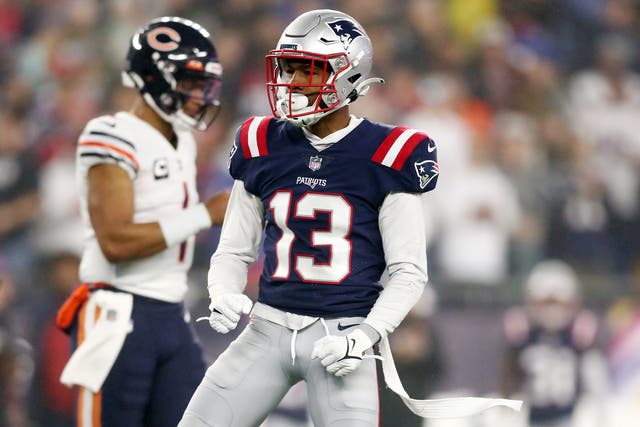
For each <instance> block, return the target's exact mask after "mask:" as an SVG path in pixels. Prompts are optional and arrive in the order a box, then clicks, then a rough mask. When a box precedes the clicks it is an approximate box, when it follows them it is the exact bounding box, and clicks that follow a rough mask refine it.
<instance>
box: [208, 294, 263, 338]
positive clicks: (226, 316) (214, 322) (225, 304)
mask: <svg viewBox="0 0 640 427" xmlns="http://www.w3.org/2000/svg"><path fill="white" fill-rule="evenodd" d="M252 306H253V303H252V302H251V300H250V299H249V297H248V296H246V295H245V294H222V295H219V296H214V297H211V304H209V309H210V310H211V315H210V316H209V324H210V325H211V327H212V328H213V329H214V330H215V331H216V332H220V333H221V334H226V333H227V332H229V331H231V330H233V329H235V328H236V326H238V322H239V321H240V316H241V315H242V314H249V312H250V311H251V307H252Z"/></svg>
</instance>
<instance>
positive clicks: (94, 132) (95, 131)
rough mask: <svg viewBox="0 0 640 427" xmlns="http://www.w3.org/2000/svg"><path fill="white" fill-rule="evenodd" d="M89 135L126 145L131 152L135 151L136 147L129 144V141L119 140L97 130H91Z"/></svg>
mask: <svg viewBox="0 0 640 427" xmlns="http://www.w3.org/2000/svg"><path fill="white" fill-rule="evenodd" d="M89 135H94V136H103V137H106V138H107V139H110V140H115V141H117V142H120V143H122V144H125V145H128V146H129V147H130V148H131V149H132V150H133V151H136V147H135V146H134V145H133V144H132V143H130V142H129V141H127V140H126V139H124V138H120V137H119V136H117V135H112V134H110V133H108V132H102V131H99V130H92V131H90V132H89Z"/></svg>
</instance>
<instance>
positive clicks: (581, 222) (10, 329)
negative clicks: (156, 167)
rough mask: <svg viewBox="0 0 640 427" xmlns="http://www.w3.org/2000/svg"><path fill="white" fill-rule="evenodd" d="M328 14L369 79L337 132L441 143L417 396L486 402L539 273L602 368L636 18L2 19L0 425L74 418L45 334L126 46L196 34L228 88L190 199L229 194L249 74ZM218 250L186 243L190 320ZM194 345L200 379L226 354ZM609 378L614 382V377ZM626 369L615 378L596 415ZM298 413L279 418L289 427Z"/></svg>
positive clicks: (523, 3) (143, 6) (253, 81)
mask: <svg viewBox="0 0 640 427" xmlns="http://www.w3.org/2000/svg"><path fill="white" fill-rule="evenodd" d="M323 7H329V8H336V9H340V10H343V11H345V12H347V13H349V14H352V15H353V16H354V17H356V18H357V19H358V20H359V21H360V22H361V23H362V24H363V26H364V27H365V28H366V29H367V31H368V33H369V35H370V37H371V39H372V41H373V46H374V75H379V76H381V77H383V78H385V80H386V84H385V85H384V86H381V87H374V88H373V89H372V91H371V93H370V94H369V95H367V96H366V97H364V98H362V99H360V100H358V102H357V103H356V104H355V105H354V107H353V111H354V112H355V113H356V114H358V115H363V116H366V117H369V118H371V119H373V120H377V121H382V122H387V123H394V124H401V125H408V126H412V127H415V128H417V129H419V130H422V131H425V132H426V133H428V134H429V135H430V136H431V137H432V138H433V139H435V141H436V142H437V143H438V149H439V156H440V160H441V171H442V173H441V177H440V182H439V188H438V189H437V191H436V192H435V194H433V196H432V197H431V199H430V201H429V202H428V206H427V209H426V211H427V213H426V215H427V218H425V219H426V221H427V223H428V224H429V233H430V247H429V268H430V277H431V285H432V286H433V289H434V292H433V294H429V295H428V297H427V298H425V299H424V301H422V302H421V304H420V307H419V309H418V310H416V312H415V313H414V315H415V319H417V320H416V325H417V329H416V330H417V332H416V330H414V331H413V332H412V331H409V332H403V334H404V333H406V334H412V333H413V334H414V335H406V336H407V337H410V338H409V341H410V340H411V339H416V340H417V341H419V342H422V344H421V345H419V346H418V351H419V352H420V351H421V352H422V353H423V355H424V356H425V358H426V359H429V360H430V362H429V364H428V365H425V366H427V368H426V371H425V374H424V376H423V378H421V379H420V381H418V382H417V384H415V387H418V388H422V389H423V390H425V393H427V391H428V392H436V393H449V394H451V393H452V394H456V393H474V394H488V393H495V392H497V390H498V388H499V381H500V378H499V377H500V374H499V371H500V359H501V355H502V346H503V342H502V333H501V321H502V320H501V316H502V313H503V311H504V309H505V308H507V307H509V306H511V305H513V304H518V303H520V301H521V287H522V283H523V278H524V277H526V274H527V273H528V272H529V270H530V269H531V267H532V266H533V265H534V264H535V263H536V262H538V261H539V260H542V259H545V258H560V259H563V260H565V261H567V262H569V263H570V264H571V265H572V266H573V267H574V268H575V269H576V271H577V272H578V273H579V276H580V278H581V283H582V285H583V295H584V304H585V306H587V307H589V308H591V309H593V310H594V311H595V312H596V313H597V314H598V315H599V319H600V320H601V327H602V333H601V344H602V349H603V351H604V354H607V353H606V352H607V349H608V348H610V346H611V343H612V337H613V336H614V335H615V334H616V333H617V332H618V331H619V330H620V328H623V327H626V325H627V322H628V320H629V319H633V318H634V317H633V316H636V315H638V314H639V313H640V303H638V302H637V299H636V298H637V297H638V292H639V291H640V262H639V261H640V258H639V257H638V255H639V246H638V242H637V241H638V238H637V236H639V235H640V215H638V209H639V208H640V204H639V203H640V200H639V196H640V187H639V184H640V174H639V173H638V172H639V168H640V75H639V74H637V73H638V71H639V70H640V68H639V66H640V62H639V59H640V58H639V57H638V55H637V53H638V47H639V43H640V38H639V37H638V36H639V34H638V33H639V31H640V25H639V24H640V22H639V20H640V3H639V2H638V1H635V0H503V1H500V0H349V1H346V0H344V1H339V0H335V1H330V0H327V1H321V0H317V1H313V0H308V1H286V0H226V1H225V0H217V1H204V0H140V1H126V0H102V1H100V0H0V276H1V277H2V287H0V338H1V339H0V351H1V352H2V354H3V355H5V354H10V355H13V356H14V357H13V358H12V359H11V358H0V366H1V367H2V369H3V371H2V372H4V373H5V375H4V380H3V381H4V382H5V384H3V385H2V386H0V389H2V390H4V391H0V403H2V405H1V406H0V414H1V413H2V412H3V411H4V412H10V411H13V410H14V408H17V409H15V410H16V411H20V410H21V409H20V408H24V409H23V410H24V411H25V412H26V413H28V414H29V415H28V418H30V419H31V422H30V424H27V425H31V426H52V427H55V426H66V425H69V424H68V421H67V420H68V416H69V415H68V414H69V413H71V412H72V402H71V401H70V399H69V394H68V393H67V392H66V390H65V389H64V388H63V387H62V386H60V385H59V384H58V383H57V375H59V370H60V368H61V366H62V364H63V363H64V361H65V360H66V357H67V354H66V352H67V349H66V340H65V338H64V337H63V336H62V335H61V334H60V333H59V332H58V331H57V330H55V328H54V327H53V324H52V316H53V315H54V313H55V309H56V308H57V306H58V304H59V303H60V301H61V299H62V298H63V297H64V295H66V293H68V291H69V289H70V288H71V287H73V286H74V285H75V284H76V282H77V277H76V274H77V273H76V268H77V255H78V253H79V249H80V236H79V233H78V221H79V218H78V206H77V195H76V194H75V190H74V171H73V163H74V148H75V142H76V139H77V136H78V135H79V133H80V131H81V129H82V127H83V126H84V124H85V123H86V121H87V120H88V119H90V118H91V117H93V116H95V115H99V114H103V113H106V112H115V111H117V110H119V109H123V108H124V109H127V108H128V106H129V103H130V100H131V95H132V94H131V93H130V92H129V89H124V88H122V87H121V85H120V80H119V78H120V67H121V65H122V60H123V57H124V53H125V51H126V49H127V46H128V37H129V36H130V35H131V33H132V32H133V31H134V30H135V28H137V27H138V26H139V25H140V24H142V23H144V22H146V21H147V20H149V19H151V18H153V17H157V16H162V15H181V16H184V17H187V18H191V19H193V20H195V21H197V22H199V23H201V24H202V25H204V26H205V27H206V28H208V29H209V30H210V32H211V34H212V39H213V41H214V43H215V45H216V46H217V48H218V51H219V56H220V60H221V62H222V64H223V65H224V68H225V75H224V98H223V111H222V113H221V116H220V118H219V119H218V120H217V121H216V122H215V124H214V126H212V128H211V129H209V130H208V131H207V132H206V133H202V134H199V135H198V140H199V142H200V146H199V148H200V152H199V168H200V169H199V185H200V191H201V194H203V195H207V194H211V193H212V192H214V191H216V190H218V189H221V188H228V187H229V186H230V184H231V182H230V180H229V177H228V176H227V174H226V160H227V152H228V149H229V146H230V143H231V141H232V138H233V132H234V131H235V129H236V127H237V125H238V124H239V122H240V121H241V120H242V119H243V118H246V117H247V116H249V115H264V114H270V111H269V110H268V105H267V102H266V97H265V90H264V55H265V53H266V52H268V50H269V49H271V48H273V47H274V46H275V43H276V41H277V38H278V36H279V34H280V32H281V31H282V29H283V28H284V26H285V25H286V23H288V22H289V21H290V20H291V19H292V18H293V17H295V16H297V15H298V14H299V13H301V12H303V11H306V10H310V9H314V8H323ZM216 242H217V232H216V230H213V231H211V232H209V233H203V234H202V235H200V236H199V239H198V246H197V249H196V259H195V264H194V269H193V272H192V274H191V279H192V286H191V288H192V289H191V291H192V292H191V294H190V297H189V303H190V305H191V307H192V309H193V312H194V315H196V316H200V315H203V314H206V305H207V301H206V291H205V277H206V270H207V265H208V258H209V256H210V253H211V251H212V250H213V249H214V248H215V246H216ZM258 271H259V266H258V267H256V268H254V269H253V270H252V273H251V277H250V285H249V292H250V293H252V295H255V283H256V280H257V277H258V274H259V273H258ZM197 328H198V332H199V335H200V336H201V338H202V340H203V342H204V344H205V345H206V349H207V356H208V357H209V358H210V359H211V360H212V359H213V358H215V356H216V355H217V354H218V353H219V352H220V351H221V350H222V349H223V348H224V346H226V344H227V343H228V341H229V340H230V339H231V338H232V336H231V337H227V336H225V337H220V336H217V335H215V334H214V333H212V332H211V331H210V330H208V328H206V327H205V326H203V325H200V324H199V325H198V326H197ZM416 334H417V335H416ZM411 337H413V338H411ZM425 337H426V338H425ZM434 337H437V339H436V338H434ZM7 357H8V356H7ZM5 360H14V361H16V360H17V361H18V362H17V364H13V365H12V364H11V363H9V362H6V363H5V362H4V361H5ZM636 360H637V359H636ZM627 362H628V361H627ZM627 362H625V363H627ZM610 363H611V366H610V368H611V369H612V372H613V371H615V368H616V367H615V363H619V361H616V360H610ZM632 365H633V363H632ZM638 365H640V362H639V363H638ZM638 370H640V368H638V367H637V366H636V367H635V370H632V371H631V373H627V375H626V376H625V378H623V379H620V378H613V377H612V378H611V387H610V389H609V392H608V393H607V396H608V397H607V398H611V397H612V396H613V395H614V389H615V387H616V381H625V380H629V378H632V377H633V375H636V376H637V375H638ZM9 373H12V374H11V375H9ZM10 377H11V378H14V377H15V378H14V379H13V380H12V381H9V378H10ZM9 383H10V384H9ZM617 386H620V384H617ZM3 387H4V388H3ZM605 400H606V399H605ZM300 401H303V398H302V397H299V396H298V397H296V396H293V398H292V399H291V400H290V402H291V403H290V407H289V409H288V410H286V411H284V412H283V413H284V414H285V415H283V416H284V417H287V416H289V415H290V416H289V419H290V420H292V419H295V418H296V416H303V415H301V412H300ZM287 414H288V415H287ZM292 414H293V415H292ZM291 422H293V421H291ZM284 423H285V421H280V423H279V424H278V423H276V424H273V425H282V426H284V425H285V424H284ZM286 425H288V424H286ZM291 425H295V424H291ZM494 425H497V424H494ZM602 425H603V426H605V425H606V424H602Z"/></svg>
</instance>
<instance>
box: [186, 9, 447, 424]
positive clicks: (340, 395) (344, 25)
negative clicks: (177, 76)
mask: <svg viewBox="0 0 640 427" xmlns="http://www.w3.org/2000/svg"><path fill="white" fill-rule="evenodd" d="M266 65H267V91H268V97H269V101H270V104H271V108H272V110H273V113H274V115H275V116H276V117H277V119H274V118H273V117H252V118H250V119H249V120H247V121H246V122H245V123H244V124H243V125H242V126H241V127H240V129H239V131H238V133H237V135H236V139H235V144H234V146H233V149H232V152H231V161H230V173H231V175H232V176H233V178H234V179H235V183H234V186H233V189H232V191H231V198H230V201H229V209H228V211H227V214H226V216H225V222H224V227H223V229H222V236H221V239H220V244H219V246H218V249H217V250H216V252H215V253H214V255H213V256H212V259H211V269H210V272H209V285H208V287H209V292H210V296H211V305H210V308H211V311H212V313H211V316H210V317H209V322H210V324H211V326H212V327H213V329H215V330H216V331H218V332H221V333H227V332H229V331H230V330H232V329H234V328H235V327H236V326H237V324H238V321H239V319H240V317H241V315H242V314H243V313H244V314H246V313H249V311H250V310H251V307H252V301H251V300H250V299H249V298H248V297H247V296H246V295H245V294H243V291H244V289H245V286H246V276H247V269H248V267H249V265H250V264H251V263H253V262H254V261H255V260H256V257H257V256H258V252H259V248H260V243H261V241H262V238H263V237H264V251H265V254H266V258H265V263H264V269H263V273H262V276H261V279H260V285H259V288H260V289H259V296H258V302H257V304H256V305H255V307H254V308H253V311H252V316H251V321H250V323H249V325H248V326H247V327H246V329H245V330H244V331H243V332H242V334H241V335H240V336H239V338H238V339H237V340H236V341H234V342H233V343H232V344H231V345H230V346H229V348H228V349H227V350H226V351H225V352H224V353H223V354H222V355H221V356H220V357H219V358H218V359H217V360H216V362H215V363H214V364H213V365H212V366H211V367H210V368H209V370H208V371H207V374H206V375H205V377H204V379H203V381H202V383H201V384H200V386H199V387H198V390H197V391H196V392H195V394H194V396H193V398H192V399H191V402H190V403H189V406H188V407H187V410H186V411H185V414H184V417H183V419H182V421H181V422H180V424H179V425H180V426H181V427H195V426H209V427H211V426H220V427H222V426H224V427H240V426H242V427H246V426H255V425H259V424H260V422H261V421H262V420H263V419H264V418H265V417H266V416H267V415H268V413H269V412H270V411H271V410H273V409H274V408H275V407H276V406H277V404H278V402H279V401H280V400H281V399H282V397H283V396H284V395H285V394H286V392H287V391H288V390H289V389H290V388H291V387H292V386H293V385H294V384H296V383H298V382H300V381H305V382H306V384H307V394H308V402H309V403H308V405H309V412H310V416H311V418H312V420H313V423H314V425H317V426H328V425H331V426H334V427H339V426H343V427H347V426H348V427H358V426H372V425H378V418H379V414H378V413H379V408H378V392H377V382H376V364H375V361H374V360H372V358H371V357H372V355H373V351H372V347H373V346H374V345H375V344H376V343H378V342H379V341H380V340H381V339H384V338H385V337H386V336H387V335H388V334H389V333H391V332H392V331H393V330H394V329H395V328H396V327H397V326H398V325H399V324H400V322H401V321H402V320H403V318H404V317H405V315H406V314H407V313H408V312H409V310H410V309H411V308H412V307H413V305H414V304H415V303H416V301H418V299H419V297H420V295H421V294H422V291H423V288H424V286H425V284H426V282H427V260H426V243H425V229H424V224H423V221H424V219H423V213H422V204H421V197H422V193H426V192H428V191H431V190H433V189H434V188H435V186H436V181H437V177H438V173H439V169H438V163H437V160H436V147H435V143H434V142H433V141H432V140H431V139H429V138H428V137H427V135H425V134H423V133H420V132H417V131H415V130H412V129H408V128H403V127H394V126H388V125H383V124H379V123H374V122H371V121H369V120H367V119H362V118H357V117H355V116H353V115H350V113H349V107H348V105H349V104H351V103H352V102H354V101H355V100H356V99H357V98H358V97H359V96H362V95H364V94H366V92H367V91H368V89H369V85H370V84H372V83H374V82H381V79H378V78H368V75H369V72H370V69H371V65H372V47H371V41H370V39H369V37H368V36H367V33H366V32H365V30H364V29H363V28H362V27H361V26H360V24H359V23H358V22H357V21H356V20H355V19H353V18H352V17H350V16H348V15H345V14H344V13H341V12H338V11H332V10H316V11H311V12H307V13H304V14H302V15H300V16H299V17H298V18H296V19H295V20H294V21H293V22H292V23H291V24H290V25H289V26H288V27H287V28H286V29H285V30H284V32H283V34H282V36H281V38H280V40H279V41H278V44H277V47H276V49H275V50H273V51H271V52H270V53H269V54H268V55H267V57H266ZM385 268H386V269H387V270H388V272H389V276H390V279H389V281H388V283H387V285H386V286H385V287H384V289H383V287H382V285H381V284H380V282H379V280H380V277H381V275H382V273H383V271H384V270H385Z"/></svg>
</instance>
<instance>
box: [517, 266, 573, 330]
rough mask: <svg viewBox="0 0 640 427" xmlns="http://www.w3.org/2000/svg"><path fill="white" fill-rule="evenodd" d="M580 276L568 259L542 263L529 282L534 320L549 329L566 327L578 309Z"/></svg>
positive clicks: (527, 297) (527, 290)
mask: <svg viewBox="0 0 640 427" xmlns="http://www.w3.org/2000/svg"><path fill="white" fill-rule="evenodd" d="M579 300H580V288H579V281H578V276H577V275H576V273H575V272H574V270H573V269H572V268H571V267H570V266H569V265H568V264H567V263H565V262H563V261H560V260H553V259H552V260H545V261H542V262H540V263H538V264H537V265H536V266H535V267H534V268H533V269H532V270H531V273H530V274H529V277H528V278H527V280H526V282H525V301H526V307H527V311H528V312H529V315H530V316H531V318H532V320H533V321H534V322H535V323H537V324H539V325H540V326H542V327H543V328H544V329H546V330H549V331H557V330H560V329H562V328H564V327H566V326H567V325H568V324H569V322H570V321H571V318H572V317H573V315H574V314H575V312H576V310H577V309H578V305H579Z"/></svg>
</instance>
